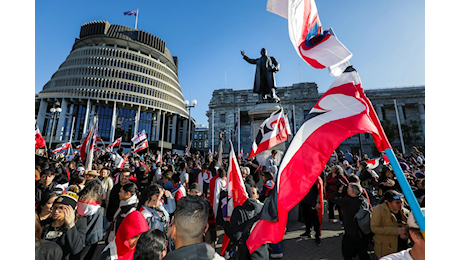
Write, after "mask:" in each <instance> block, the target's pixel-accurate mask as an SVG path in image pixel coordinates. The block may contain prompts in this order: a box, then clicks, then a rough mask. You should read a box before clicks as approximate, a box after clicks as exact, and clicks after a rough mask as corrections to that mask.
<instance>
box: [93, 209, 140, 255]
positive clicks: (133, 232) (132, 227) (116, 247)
mask: <svg viewBox="0 0 460 260" xmlns="http://www.w3.org/2000/svg"><path fill="white" fill-rule="evenodd" d="M147 230H149V226H148V224H147V221H146V220H145V218H144V217H143V216H142V214H141V213H140V212H139V211H133V212H132V213H131V214H128V215H127V216H126V218H124V219H123V221H122V222H121V224H120V227H119V228H118V232H117V235H116V237H115V239H114V240H113V241H112V242H110V243H109V244H108V245H107V246H106V247H105V248H104V250H103V252H102V254H101V256H100V257H99V260H112V259H118V260H132V259H134V252H135V250H136V244H137V241H138V240H139V237H140V236H141V234H142V233H144V232H146V231H147Z"/></svg>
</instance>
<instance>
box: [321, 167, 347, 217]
mask: <svg viewBox="0 0 460 260" xmlns="http://www.w3.org/2000/svg"><path fill="white" fill-rule="evenodd" d="M339 180H341V181H342V182H344V183H348V180H347V178H346V177H345V176H344V175H343V169H342V167H340V166H338V165H334V166H333V167H332V168H331V173H330V174H329V175H327V177H326V185H325V190H326V192H325V193H326V196H325V197H326V199H327V200H328V202H327V204H328V216H329V222H331V223H334V220H335V217H334V206H335V204H334V202H332V201H330V200H329V198H330V197H331V195H332V193H333V192H334V191H336V190H338V189H339V188H340V187H342V184H341V182H340V181H339ZM336 208H337V211H338V212H339V220H340V224H342V222H343V214H342V209H341V208H340V206H339V205H337V206H336Z"/></svg>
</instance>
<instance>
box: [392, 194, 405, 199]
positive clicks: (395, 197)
mask: <svg viewBox="0 0 460 260" xmlns="http://www.w3.org/2000/svg"><path fill="white" fill-rule="evenodd" d="M400 198H404V194H401V195H396V196H393V199H395V200H397V199H400Z"/></svg>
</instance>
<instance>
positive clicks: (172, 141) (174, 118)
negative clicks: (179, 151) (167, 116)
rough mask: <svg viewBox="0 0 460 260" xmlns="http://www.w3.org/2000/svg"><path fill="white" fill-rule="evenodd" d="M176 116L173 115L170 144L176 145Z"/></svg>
mask: <svg viewBox="0 0 460 260" xmlns="http://www.w3.org/2000/svg"><path fill="white" fill-rule="evenodd" d="M176 129H177V114H175V115H173V121H172V135H171V143H173V144H176Z"/></svg>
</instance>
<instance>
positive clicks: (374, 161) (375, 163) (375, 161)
mask: <svg viewBox="0 0 460 260" xmlns="http://www.w3.org/2000/svg"><path fill="white" fill-rule="evenodd" d="M366 163H367V167H368V168H369V169H375V168H377V167H378V166H379V164H380V158H375V159H370V160H367V161H366ZM389 163H390V160H388V157H387V156H386V155H384V156H383V165H388V164H389Z"/></svg>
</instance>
